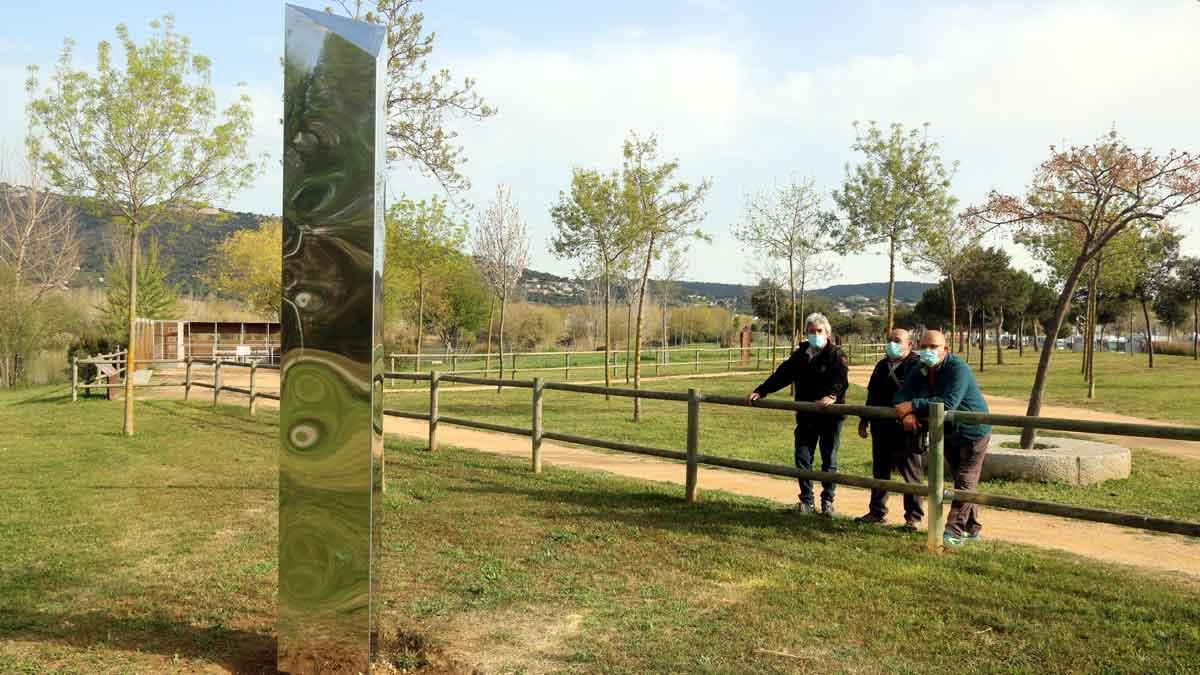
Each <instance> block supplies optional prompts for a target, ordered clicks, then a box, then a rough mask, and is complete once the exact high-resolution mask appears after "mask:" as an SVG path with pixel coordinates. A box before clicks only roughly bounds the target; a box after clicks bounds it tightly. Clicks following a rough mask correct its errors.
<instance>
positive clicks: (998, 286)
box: [960, 248, 1010, 371]
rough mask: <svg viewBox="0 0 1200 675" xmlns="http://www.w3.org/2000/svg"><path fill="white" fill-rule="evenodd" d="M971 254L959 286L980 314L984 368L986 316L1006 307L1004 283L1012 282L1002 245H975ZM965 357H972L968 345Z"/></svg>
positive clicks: (980, 335) (982, 364)
mask: <svg viewBox="0 0 1200 675" xmlns="http://www.w3.org/2000/svg"><path fill="white" fill-rule="evenodd" d="M968 253H969V255H970V260H969V261H968V263H967V265H966V266H965V267H964V269H963V272H962V283H961V284H960V286H961V288H962V295H963V297H964V299H965V300H966V302H967V304H968V306H969V307H970V308H972V309H973V310H974V312H975V313H978V315H979V370H980V371H982V370H984V368H985V363H984V352H985V351H986V348H987V333H988V331H987V329H988V324H987V319H988V317H989V316H990V317H991V318H993V319H995V318H997V316H998V315H999V314H1000V309H1001V308H1002V307H1003V304H1004V297H1005V293H1006V291H1005V286H1006V284H1007V282H1008V281H1009V278H1008V276H1009V262H1010V258H1009V256H1008V253H1007V252H1005V251H1004V250H1003V249H999V248H986V249H983V248H974V249H971V250H970V251H969V252H968ZM998 335H999V333H997V336H998ZM997 347H999V337H997ZM966 356H967V359H968V360H969V359H970V348H969V347H968V350H967V354H966Z"/></svg>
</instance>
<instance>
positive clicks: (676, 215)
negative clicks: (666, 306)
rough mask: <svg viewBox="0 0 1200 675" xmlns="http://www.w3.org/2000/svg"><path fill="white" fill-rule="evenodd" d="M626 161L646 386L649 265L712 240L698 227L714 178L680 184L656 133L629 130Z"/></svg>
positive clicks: (637, 372) (637, 408)
mask: <svg viewBox="0 0 1200 675" xmlns="http://www.w3.org/2000/svg"><path fill="white" fill-rule="evenodd" d="M623 154H624V158H625V161H624V165H623V168H622V171H621V181H622V194H623V197H624V204H625V209H626V212H627V217H628V219H629V226H630V228H631V232H632V233H633V239H634V241H635V244H634V248H635V249H636V250H638V251H639V253H640V254H641V256H642V259H641V260H640V261H639V266H640V267H641V269H640V270H639V272H638V278H639V282H638V288H637V295H638V304H637V323H636V324H635V325H636V328H635V330H634V338H633V387H634V389H637V388H640V387H641V377H642V358H641V356H642V323H643V313H644V311H645V300H646V282H647V280H648V279H649V278H650V267H651V265H652V264H653V263H654V261H655V260H657V259H658V258H659V257H661V255H662V252H663V251H664V250H666V249H667V248H669V247H671V246H674V245H677V244H680V243H683V242H686V241H688V240H690V239H699V240H702V241H708V240H709V236H708V235H707V234H705V233H704V231H703V230H701V229H699V228H698V227H696V225H697V224H698V223H699V222H700V221H701V220H703V219H704V213H703V211H701V204H702V203H703V202H704V198H705V196H707V195H708V191H709V189H711V188H712V181H710V180H709V179H707V178H706V179H703V180H701V181H700V183H699V184H697V185H692V184H690V183H688V182H686V181H678V182H676V179H675V174H676V172H677V171H678V170H679V161H678V160H670V161H666V162H660V161H659V158H658V139H657V138H656V137H655V136H654V135H650V136H649V137H648V138H642V137H640V136H638V135H637V134H635V133H633V134H630V136H629V138H627V139H626V140H625V147H624V152H623ZM641 418H642V400H641V399H640V398H635V399H633V420H634V421H635V422H636V421H639V420H641Z"/></svg>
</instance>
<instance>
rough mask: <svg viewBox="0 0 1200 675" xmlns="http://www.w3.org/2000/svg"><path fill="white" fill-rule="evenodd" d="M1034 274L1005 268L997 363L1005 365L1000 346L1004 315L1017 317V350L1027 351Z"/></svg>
mask: <svg viewBox="0 0 1200 675" xmlns="http://www.w3.org/2000/svg"><path fill="white" fill-rule="evenodd" d="M1033 284H1034V280H1033V276H1032V275H1031V274H1029V272H1026V271H1025V270H1018V269H1013V268H1011V267H1010V268H1009V269H1007V270H1005V273H1004V278H1003V281H1002V288H1001V290H1000V301H999V302H998V303H997V305H996V313H997V319H996V365H998V366H1002V365H1004V350H1003V349H1002V348H1001V346H1000V334H1001V333H1002V332H1004V317H1005V316H1015V317H1017V321H1018V325H1017V351H1018V354H1020V355H1024V353H1025V312H1026V310H1027V308H1028V307H1029V301H1030V300H1031V299H1032V297H1033Z"/></svg>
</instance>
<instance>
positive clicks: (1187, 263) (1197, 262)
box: [1176, 257, 1200, 359]
mask: <svg viewBox="0 0 1200 675" xmlns="http://www.w3.org/2000/svg"><path fill="white" fill-rule="evenodd" d="M1178 279H1179V282H1178V285H1177V287H1176V288H1177V291H1176V292H1177V293H1178V295H1179V297H1180V298H1181V299H1182V300H1184V301H1186V302H1189V303H1191V305H1192V358H1193V359H1200V257H1188V258H1183V259H1181V260H1180V261H1179V271H1178Z"/></svg>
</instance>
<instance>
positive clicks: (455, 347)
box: [423, 253, 492, 352]
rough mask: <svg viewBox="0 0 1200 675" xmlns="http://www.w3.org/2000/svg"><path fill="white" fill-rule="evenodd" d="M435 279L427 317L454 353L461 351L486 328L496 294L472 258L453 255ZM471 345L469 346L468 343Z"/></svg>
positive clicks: (432, 283) (443, 342) (448, 348)
mask: <svg viewBox="0 0 1200 675" xmlns="http://www.w3.org/2000/svg"><path fill="white" fill-rule="evenodd" d="M439 272H440V273H439V274H437V275H435V276H434V277H433V279H432V280H431V285H432V288H430V289H429V295H430V300H429V307H428V310H427V312H426V314H425V316H424V317H423V319H424V320H425V321H427V322H428V323H429V325H430V327H431V328H432V329H433V330H434V331H435V332H436V333H437V335H438V337H439V338H440V339H441V340H442V344H444V345H446V349H447V350H448V351H450V352H457V351H461V349H462V346H463V343H464V342H468V338H470V339H472V340H473V339H474V337H473V336H474V335H475V334H476V332H477V331H478V330H479V329H480V328H482V327H483V323H484V319H485V317H486V316H487V312H488V310H487V307H488V303H489V302H490V300H491V297H492V294H491V291H490V290H489V289H488V287H487V282H486V281H484V279H483V277H482V276H481V275H480V273H479V269H478V268H477V267H476V266H475V263H474V262H472V261H471V259H470V258H468V257H466V256H464V255H462V254H461V253H459V254H456V255H453V256H451V257H450V258H449V259H447V260H446V262H445V263H444V264H443V266H442V268H441V270H440V271H439ZM468 344H469V343H468Z"/></svg>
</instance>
